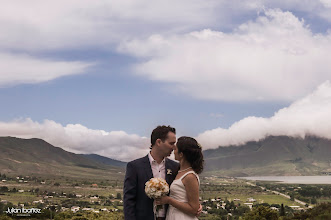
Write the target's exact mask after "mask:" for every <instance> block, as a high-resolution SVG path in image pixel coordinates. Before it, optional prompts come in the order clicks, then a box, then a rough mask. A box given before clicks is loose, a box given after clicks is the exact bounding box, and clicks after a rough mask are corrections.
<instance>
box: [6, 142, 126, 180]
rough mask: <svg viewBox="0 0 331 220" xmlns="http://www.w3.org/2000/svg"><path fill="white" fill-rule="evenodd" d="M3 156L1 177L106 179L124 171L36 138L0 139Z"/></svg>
mask: <svg viewBox="0 0 331 220" xmlns="http://www.w3.org/2000/svg"><path fill="white" fill-rule="evenodd" d="M0 152H1V154H0V170H1V173H8V174H10V173H12V174H21V175H36V174H38V175H49V176H54V175H55V176H68V177H75V178H95V177H100V178H101V177H102V178H103V177H107V176H118V175H119V174H118V173H123V171H124V168H123V167H118V166H114V165H108V164H104V163H101V162H99V161H98V160H93V158H88V157H85V156H82V155H78V154H74V153H71V152H67V151H65V150H63V149H62V148H59V147H55V146H53V145H51V144H49V143H47V142H46V141H44V140H41V139H37V138H32V139H21V138H15V137H0ZM121 175H123V174H121Z"/></svg>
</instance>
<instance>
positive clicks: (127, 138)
mask: <svg viewBox="0 0 331 220" xmlns="http://www.w3.org/2000/svg"><path fill="white" fill-rule="evenodd" d="M0 136H14V137H19V138H40V139H43V140H45V141H47V142H49V143H50V144H52V145H54V146H57V147H61V148H63V149H64V150H67V151H70V152H74V153H85V154H99V155H103V156H107V157H110V158H113V159H117V160H122V161H127V160H130V159H133V158H138V157H140V156H144V155H146V154H147V153H148V151H149V145H150V144H149V143H150V142H149V139H147V138H145V137H139V136H138V135H134V134H132V135H130V134H127V133H126V132H124V131H111V132H106V131H103V130H92V129H88V128H86V127H84V126H83V125H80V124H68V125H66V126H63V125H61V124H59V123H56V122H54V121H51V120H44V121H43V122H42V123H38V122H35V121H32V120H31V119H29V118H28V119H21V120H15V121H11V122H0Z"/></svg>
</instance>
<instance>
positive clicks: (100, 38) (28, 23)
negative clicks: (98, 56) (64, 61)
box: [0, 0, 217, 50]
mask: <svg viewBox="0 0 331 220" xmlns="http://www.w3.org/2000/svg"><path fill="white" fill-rule="evenodd" d="M216 4H217V1H215V0H183V1H180V2H179V1H175V0H170V1H166V2H165V1H160V0H156V1H148V0H122V1H116V0H98V1H89V0H65V1H52V0H31V1H25V2H22V1H16V0H11V1H9V0H2V1H1V7H0V27H1V33H2V34H1V35H0V48H15V49H18V50H22V49H28V50H45V49H70V48H82V47H83V48H88V47H91V46H93V47H95V46H97V47H100V48H103V49H105V48H104V46H105V45H106V46H107V45H108V47H109V45H110V44H112V43H114V42H118V41H120V40H122V39H123V38H128V37H133V36H138V35H144V34H146V33H147V34H151V33H155V32H159V31H161V32H162V31H182V30H187V29H189V28H194V27H196V26H201V25H208V24H210V23H211V22H212V21H213V20H214V18H215V17H214V16H215V15H216V14H217V13H216V12H215V11H214V6H215V5H216ZM23 36H24V38H23Z"/></svg>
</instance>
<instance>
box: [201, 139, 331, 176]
mask: <svg viewBox="0 0 331 220" xmlns="http://www.w3.org/2000/svg"><path fill="white" fill-rule="evenodd" d="M204 157H205V161H206V169H205V170H206V171H217V172H216V173H219V174H222V175H230V176H249V175H320V174H321V173H322V172H330V171H331V167H330V162H331V140H327V139H323V138H318V137H306V138H305V139H302V138H293V137H287V136H277V137H275V136H269V137H267V138H265V139H263V140H261V141H258V142H256V141H252V142H248V143H246V144H244V145H241V146H226V147H219V148H217V149H213V150H206V151H204Z"/></svg>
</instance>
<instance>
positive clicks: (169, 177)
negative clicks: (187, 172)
mask: <svg viewBox="0 0 331 220" xmlns="http://www.w3.org/2000/svg"><path fill="white" fill-rule="evenodd" d="M169 164H170V163H169V159H168V158H165V179H166V181H167V183H168V184H169V186H170V184H171V182H172V180H171V177H172V172H174V171H173V170H171V167H170V166H169ZM168 170H169V174H168Z"/></svg>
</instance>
